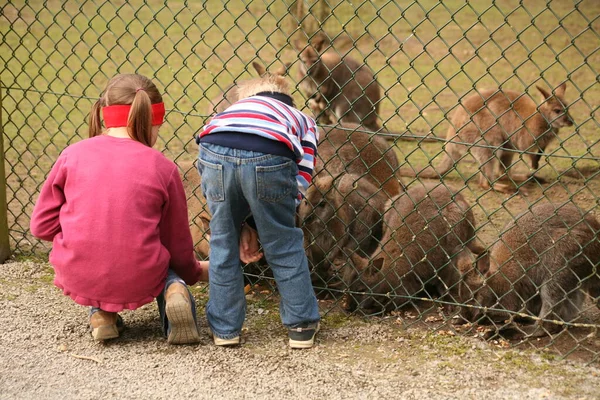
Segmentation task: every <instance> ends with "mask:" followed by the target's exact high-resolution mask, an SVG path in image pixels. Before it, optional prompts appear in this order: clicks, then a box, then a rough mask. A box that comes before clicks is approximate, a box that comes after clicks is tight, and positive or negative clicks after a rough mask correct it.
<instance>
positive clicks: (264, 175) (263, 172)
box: [256, 160, 298, 203]
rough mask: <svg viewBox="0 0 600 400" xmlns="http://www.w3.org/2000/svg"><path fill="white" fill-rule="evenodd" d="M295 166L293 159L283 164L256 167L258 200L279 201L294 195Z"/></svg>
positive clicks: (295, 189)
mask: <svg viewBox="0 0 600 400" xmlns="http://www.w3.org/2000/svg"><path fill="white" fill-rule="evenodd" d="M296 171H297V167H296V164H295V163H294V162H293V161H291V160H290V161H288V162H286V163H283V164H278V165H270V166H257V167H256V186H257V194H258V199H259V200H264V201H268V202H270V203H279V202H281V201H282V200H283V199H285V198H290V197H293V196H295V195H296V192H297V190H298V189H297V188H298V185H297V183H296Z"/></svg>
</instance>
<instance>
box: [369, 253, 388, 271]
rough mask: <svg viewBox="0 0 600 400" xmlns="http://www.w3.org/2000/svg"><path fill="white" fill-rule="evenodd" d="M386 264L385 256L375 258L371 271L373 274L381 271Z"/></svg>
mask: <svg viewBox="0 0 600 400" xmlns="http://www.w3.org/2000/svg"><path fill="white" fill-rule="evenodd" d="M384 265H385V261H384V260H383V257H379V258H376V259H374V260H373V262H372V263H371V266H370V268H369V270H370V271H369V272H370V273H372V274H376V273H378V272H381V270H382V269H383V266H384Z"/></svg>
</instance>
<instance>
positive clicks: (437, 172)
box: [398, 154, 454, 179]
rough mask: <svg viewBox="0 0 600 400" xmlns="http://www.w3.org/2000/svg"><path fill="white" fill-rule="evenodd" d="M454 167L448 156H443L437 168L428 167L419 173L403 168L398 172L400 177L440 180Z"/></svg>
mask: <svg viewBox="0 0 600 400" xmlns="http://www.w3.org/2000/svg"><path fill="white" fill-rule="evenodd" d="M453 167H454V162H453V161H452V159H451V158H450V156H449V155H448V154H444V158H443V159H442V162H441V163H440V165H438V166H437V167H435V168H434V167H433V166H431V165H429V166H428V167H426V168H425V169H423V170H421V171H419V170H418V169H414V168H412V167H403V168H400V170H399V171H398V175H400V176H410V177H418V178H429V179H440V178H441V177H442V175H444V174H445V173H446V172H448V171H450V170H451V169H452V168H453Z"/></svg>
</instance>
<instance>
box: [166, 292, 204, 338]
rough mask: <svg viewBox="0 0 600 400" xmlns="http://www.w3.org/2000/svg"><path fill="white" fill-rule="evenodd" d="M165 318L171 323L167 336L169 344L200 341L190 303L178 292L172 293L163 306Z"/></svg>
mask: <svg viewBox="0 0 600 400" xmlns="http://www.w3.org/2000/svg"><path fill="white" fill-rule="evenodd" d="M165 312H166V314H167V318H168V319H169V322H170V323H171V332H169V336H168V337H167V343H169V344H191V343H198V342H199V341H200V335H199V334H198V327H197V326H196V321H194V315H193V314H192V310H191V308H190V303H189V302H188V301H187V299H186V298H185V297H184V296H183V295H182V294H180V293H173V294H172V295H171V296H170V297H169V301H168V302H167V305H166V307H165Z"/></svg>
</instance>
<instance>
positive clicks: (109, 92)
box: [89, 74, 163, 146]
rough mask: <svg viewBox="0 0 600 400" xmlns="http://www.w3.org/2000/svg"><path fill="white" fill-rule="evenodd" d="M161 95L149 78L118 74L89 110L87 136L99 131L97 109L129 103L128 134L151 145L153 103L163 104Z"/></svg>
mask: <svg viewBox="0 0 600 400" xmlns="http://www.w3.org/2000/svg"><path fill="white" fill-rule="evenodd" d="M162 101H163V100H162V96H161V94H160V93H159V92H158V89H157V88H156V86H155V85H154V83H152V81H151V80H150V79H148V78H146V77H145V76H142V75H137V74H121V75H117V76H115V77H114V78H112V79H111V80H110V81H109V82H108V84H107V85H106V89H104V92H102V95H101V96H100V99H99V100H98V101H96V103H94V105H93V106H92V111H91V112H90V128H89V136H90V137H94V136H98V135H100V134H101V133H102V124H101V122H100V109H101V108H102V107H106V106H114V105H117V104H120V105H131V111H130V112H129V118H128V121H127V128H128V130H129V136H131V138H132V139H134V140H137V141H138V142H140V143H143V144H145V145H146V146H151V144H150V143H151V135H152V104H156V103H162Z"/></svg>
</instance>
